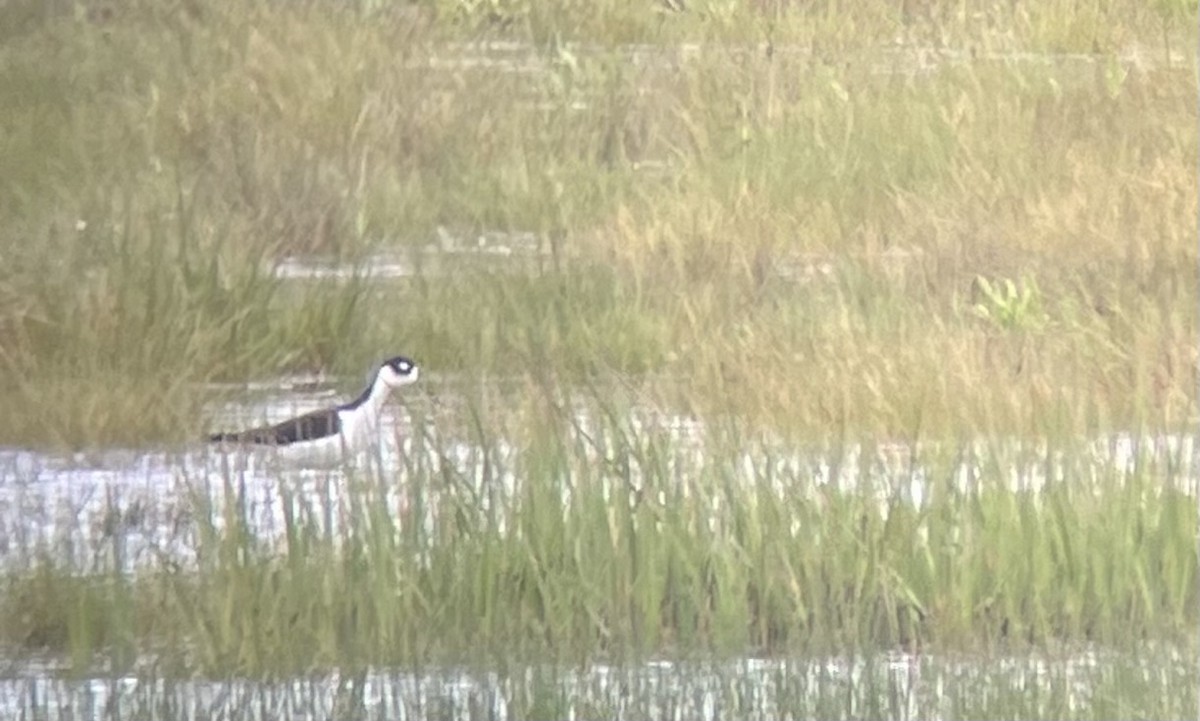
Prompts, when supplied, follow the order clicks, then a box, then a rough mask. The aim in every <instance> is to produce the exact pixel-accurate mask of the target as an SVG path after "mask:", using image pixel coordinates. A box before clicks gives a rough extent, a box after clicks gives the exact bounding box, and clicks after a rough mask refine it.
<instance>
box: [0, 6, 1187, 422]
mask: <svg viewBox="0 0 1200 721" xmlns="http://www.w3.org/2000/svg"><path fill="white" fill-rule="evenodd" d="M675 7H676V6H675V5H671V4H666V3H654V2H644V3H643V2H617V1H615V0H612V1H609V2H602V3H598V4H595V3H578V2H569V1H565V0H564V1H563V2H551V3H532V2H522V1H519V0H512V1H505V0H494V1H490V2H489V1H485V0H480V1H478V2H475V1H471V0H458V1H456V2H449V1H441V2H428V3H385V2H367V1H364V2H362V3H359V4H353V3H351V4H333V3H324V2H305V3H271V2H249V3H245V2H198V1H194V0H193V1H189V2H177V3H166V4H164V3H152V2H141V1H139V0H130V1H129V2H120V3H115V2H114V3H79V4H69V3H61V2H59V3H45V2H33V1H25V0H10V1H9V2H7V3H5V4H4V5H3V7H2V8H0V18H2V20H0V27H3V28H5V30H4V37H3V39H2V44H0V86H2V87H0V96H3V97H4V98H5V99H6V101H5V102H4V103H3V107H2V108H0V144H2V145H0V155H2V156H3V157H4V159H5V162H4V166H5V172H4V173H3V176H2V177H0V214H2V215H3V218H4V222H3V224H2V225H0V338H3V343H2V344H0V365H2V366H3V369H4V373H3V374H0V379H2V380H0V405H2V406H3V407H4V408H6V409H8V412H7V413H4V414H2V415H0V442H2V443H10V444H23V445H71V446H86V445H96V444H108V443H122V444H132V445H145V444H154V443H161V442H166V441H173V440H179V439H184V438H190V437H194V436H195V434H196V433H197V432H198V431H199V429H200V426H201V425H202V424H203V417H202V412H201V408H202V404H203V401H204V399H205V394H206V391H205V389H204V386H203V383H204V382H205V381H209V380H214V379H224V380H241V379H246V378H249V377H254V376H271V375H274V374H277V373H279V372H282V371H285V370H301V369H315V368H322V369H329V370H332V371H333V372H336V373H342V374H352V375H353V376H354V377H355V378H356V379H357V378H358V376H359V375H360V374H361V372H362V371H363V369H364V368H366V367H367V366H369V365H370V363H372V362H374V361H375V360H376V359H377V358H378V357H381V356H382V355H384V354H388V353H392V352H396V351H403V352H405V353H408V354H410V355H412V356H414V357H416V358H417V359H418V360H420V361H421V362H422V363H423V365H424V366H425V367H426V368H427V369H428V370H430V371H432V372H434V373H448V374H466V375H467V376H469V377H482V376H481V374H487V375H488V376H489V377H492V376H494V375H496V374H500V375H509V376H511V375H514V374H515V375H517V376H520V375H523V374H538V375H542V376H552V377H554V378H557V379H561V380H562V381H563V382H565V383H568V384H569V383H571V382H573V381H575V380H579V379H583V378H587V377H589V376H591V375H593V374H595V373H597V372H606V373H615V374H619V375H622V376H624V377H626V378H629V379H632V380H633V382H636V383H638V384H640V385H641V386H642V388H643V390H644V392H645V393H646V395H647V397H648V398H652V399H653V400H654V402H656V403H663V404H668V405H670V406H673V407H676V408H678V409H680V410H682V411H685V412H691V413H697V414H702V415H712V414H721V415H725V414H734V415H736V416H737V417H739V418H741V419H743V420H744V421H745V422H747V423H750V424H754V425H761V426H764V427H769V428H772V429H775V430H777V431H779V432H784V433H796V434H798V435H801V436H803V437H808V438H813V437H815V438H822V437H828V436H830V435H837V434H841V433H845V432H847V431H848V430H849V431H862V432H865V433H870V434H890V435H903V436H905V437H911V436H913V435H915V434H918V433H920V434H931V435H939V436H944V435H956V434H960V433H964V434H970V433H987V432H1004V433H1018V434H1030V433H1032V434H1039V435H1040V434H1047V433H1065V434H1077V433H1081V432H1091V431H1096V430H1100V429H1105V428H1129V427H1139V426H1149V427H1154V428H1170V427H1179V426H1181V425H1183V424H1185V423H1188V422H1189V421H1192V420H1194V418H1195V404H1194V399H1195V396H1196V392H1195V391H1196V385H1195V368H1196V361H1197V357H1196V347H1197V343H1196V333H1195V328H1196V297H1197V293H1196V291H1197V288H1196V272H1195V268H1196V261H1197V257H1196V243H1195V238H1196V173H1195V158H1196V157H1197V142H1196V124H1195V122H1194V119H1195V97H1196V91H1195V84H1194V78H1195V61H1194V58H1193V57H1191V55H1190V54H1187V55H1185V54H1183V53H1182V52H1181V50H1180V49H1182V48H1191V47H1193V46H1194V38H1195V28H1194V23H1193V22H1192V19H1193V18H1194V3H1191V4H1189V3H1172V2H1158V3H1142V2H1114V3H1096V4H1091V5H1088V6H1086V7H1083V6H1080V5H1079V4H1078V3H1063V2H1046V3H1036V4H1033V3H1028V4H1027V3H940V2H924V3H922V2H908V3H901V4H894V5H893V4H889V3H876V2H866V1H860V2H844V3H839V2H825V3H788V2H758V3H754V2H704V3H685V4H683V5H682V6H681V7H678V8H676V9H672V8H675ZM485 232H487V233H525V234H532V236H530V237H533V238H535V239H536V245H537V248H536V251H535V253H534V255H535V256H536V263H533V264H530V266H529V267H525V268H523V269H522V270H521V271H520V272H512V271H511V269H509V268H506V267H501V266H496V267H489V266H488V265H486V264H483V265H481V264H478V263H474V264H467V263H455V262H454V260H453V258H451V259H450V260H449V261H448V262H446V263H444V264H443V270H442V271H440V272H437V273H432V272H429V273H426V272H418V273H416V274H415V275H414V276H413V277H411V278H409V279H407V280H403V281H400V282H389V283H386V284H382V283H370V282H366V281H363V280H347V281H334V280H330V281H322V282H303V283H298V282H295V281H286V280H282V279H279V278H277V277H275V276H274V275H273V273H272V271H271V268H272V264H273V263H275V262H277V261H278V260H279V259H282V258H287V257H294V256H310V255H317V256H321V257H324V258H333V259H341V260H344V261H347V262H354V261H355V260H358V261H362V260H363V259H364V258H369V257H370V256H371V254H373V253H380V252H393V253H401V254H406V253H407V254H409V257H412V258H416V259H417V260H418V261H419V260H420V259H422V258H429V257H431V256H435V255H437V253H436V252H431V251H430V248H431V247H434V248H436V247H438V238H439V235H449V236H451V237H454V238H461V239H467V242H468V243H469V239H471V238H474V237H475V236H477V235H479V234H481V233H485ZM418 265H419V266H420V265H421V264H420V263H418Z"/></svg>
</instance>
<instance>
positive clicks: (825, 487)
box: [0, 377, 1200, 573]
mask: <svg viewBox="0 0 1200 721" xmlns="http://www.w3.org/2000/svg"><path fill="white" fill-rule="evenodd" d="M272 388H273V390H268V389H272ZM256 395H258V398H257V400H253V401H251V402H249V403H244V404H225V405H214V406H213V407H212V408H211V412H210V417H212V418H214V419H215V420H214V421H213V423H214V426H216V427H221V428H224V427H230V428H236V427H241V426H244V425H249V424H253V423H259V422H263V421H267V422H272V421H277V420H282V419H283V418H286V417H288V416H290V415H295V414H297V413H302V412H305V411H308V410H312V409H313V408H317V407H321V406H324V405H328V404H330V403H334V402H336V401H337V399H338V396H337V395H336V394H334V393H333V392H332V391H331V390H330V389H329V388H328V386H327V385H326V383H325V381H324V379H320V378H308V377H302V378H287V379H283V380H281V381H280V382H279V383H277V384H274V386H264V387H260V388H258V392H257V394H256ZM461 402H462V398H461V397H453V398H447V399H446V401H445V402H444V403H443V402H442V401H435V400H433V399H431V398H424V405H431V404H432V405H434V406H454V405H456V404H458V405H461ZM405 404H407V405H403V404H400V403H393V404H391V405H390V406H389V407H388V409H387V411H386V413H385V416H384V418H383V424H382V429H381V436H380V443H379V446H378V449H377V451H376V452H374V453H372V454H371V455H370V456H369V457H361V458H358V459H355V462H354V463H353V464H345V463H343V459H340V458H336V459H326V460H324V461H319V462H316V463H314V462H313V459H310V458H300V459H296V458H292V457H290V455H289V454H288V453H287V452H286V451H282V452H276V451H274V450H271V449H265V450H261V451H252V452H247V453H243V452H240V451H234V452H231V453H227V452H225V451H223V450H220V449H217V448H215V447H207V446H204V445H200V444H197V445H195V446H192V447H189V448H183V449H176V450H172V451H133V450H122V449H113V450H109V451H103V452H96V453H91V454H74V455H54V454H43V453H35V452H33V451H29V450H23V449H0V566H2V567H5V568H10V569H12V568H20V567H22V566H23V565H25V564H27V563H29V562H31V560H32V559H36V558H39V557H42V558H44V557H50V558H54V559H56V560H58V561H60V562H63V563H65V564H68V565H69V566H70V567H71V568H74V569H76V570H77V571H79V572H81V573H89V572H97V571H101V570H112V569H114V568H115V569H120V570H122V571H128V570H130V569H132V568H136V567H138V566H142V565H146V564H149V565H156V564H159V563H162V562H166V561H168V560H169V561H170V562H171V563H174V564H179V565H180V566H182V567H184V568H187V567H191V566H192V565H194V564H195V563H196V562H197V559H196V557H195V554H196V549H197V548H198V547H199V546H200V545H202V544H201V543H200V538H199V534H201V533H202V532H203V531H204V529H206V528H211V529H217V530H219V529H221V528H222V527H223V526H224V524H225V519H226V517H227V515H226V513H225V510H226V508H227V503H229V502H232V503H236V504H237V505H236V508H237V509H238V516H239V517H243V518H245V520H246V522H247V523H248V524H249V525H250V528H249V529H248V530H250V531H251V532H252V534H253V535H254V536H255V538H256V539H258V541H259V542H260V543H262V544H264V550H269V549H271V548H280V547H281V545H280V544H283V543H284V542H285V538H286V530H287V527H288V523H289V519H293V520H300V521H302V522H303V523H304V524H306V526H307V527H310V528H318V529H320V531H321V532H322V533H329V534H330V535H331V536H332V537H334V538H337V537H340V536H341V535H342V534H343V532H344V531H345V530H346V529H347V526H348V524H350V523H353V520H352V519H353V517H354V513H355V507H356V504H357V503H358V502H359V501H360V500H362V499H363V498H367V497H369V498H370V499H372V500H373V501H376V502H378V501H382V502H383V503H384V504H385V506H386V509H387V511H388V513H389V515H390V516H391V517H393V518H395V519H398V521H399V522H401V523H418V524H423V526H424V529H425V531H426V532H427V533H428V532H431V531H432V529H433V527H434V526H435V525H436V524H437V523H438V518H439V513H440V511H439V509H440V507H441V505H442V502H443V501H446V502H449V500H450V497H451V496H455V497H456V498H459V499H461V498H463V497H466V498H470V499H472V500H471V501H470V503H469V504H468V507H473V508H476V509H477V510H478V512H479V513H480V514H481V517H483V515H484V514H487V513H488V511H489V508H490V504H493V503H496V504H500V506H501V507H503V506H504V505H505V504H506V503H507V502H508V501H509V500H511V499H513V498H514V497H516V496H517V495H518V494H519V492H520V489H521V484H522V479H521V476H520V471H519V470H518V469H519V468H520V467H521V458H522V456H521V451H520V449H519V448H518V447H517V446H516V445H515V444H513V443H512V442H510V440H509V439H506V438H504V437H496V438H492V439H489V441H488V446H487V447H482V446H480V445H478V443H477V442H474V441H472V440H471V439H470V438H469V437H468V436H467V435H465V434H464V435H461V436H456V435H454V432H453V431H439V430H438V429H437V428H434V427H433V426H432V424H430V423H428V422H420V423H417V422H415V421H414V417H413V413H411V412H410V409H411V410H412V411H414V412H416V413H417V414H418V415H420V414H422V413H423V410H422V408H421V406H422V399H421V398H419V397H418V398H416V399H414V400H412V401H407V400H406V401H405ZM572 412H573V414H574V418H573V429H572V430H570V431H568V432H569V434H570V435H571V436H572V437H571V438H570V439H568V442H569V443H570V445H571V447H572V448H573V449H574V450H572V451H571V453H574V454H576V455H578V456H579V457H580V459H581V460H582V461H583V462H585V463H588V464H595V463H596V462H599V461H603V462H604V464H605V465H606V466H612V465H613V464H617V465H618V466H620V467H621V468H622V469H623V470H622V471H621V472H620V473H618V474H617V475H616V476H613V475H612V474H611V473H609V474H600V475H599V476H598V477H594V478H593V479H592V480H591V481H589V482H593V483H596V482H598V483H600V484H602V487H603V490H604V492H605V494H606V497H611V498H612V499H614V500H615V501H619V499H622V498H625V497H631V496H630V495H629V494H638V493H641V492H642V484H643V483H644V481H645V478H646V476H645V474H646V473H656V474H659V475H660V476H661V475H662V474H664V473H665V477H666V478H667V479H675V480H677V481H679V482H680V483H681V485H683V486H684V487H686V485H687V484H686V481H687V479H692V478H695V477H697V476H699V475H700V474H701V473H702V472H703V470H704V469H705V468H706V467H709V466H711V465H712V464H713V462H714V458H719V459H720V460H721V463H722V466H723V468H724V469H725V470H724V472H725V473H728V474H731V475H732V476H733V477H734V478H735V479H736V480H738V481H740V482H744V483H745V484H746V487H747V489H752V488H762V487H763V485H762V484H764V483H765V484H767V485H766V487H767V488H769V489H770V490H771V491H772V492H773V493H775V494H776V495H778V496H779V497H780V498H783V497H784V496H786V495H791V496H795V495H796V494H803V495H806V496H809V497H812V498H817V497H818V496H820V495H821V494H827V493H829V492H831V491H833V492H842V493H864V494H868V495H871V496H874V497H875V498H877V499H878V501H879V503H880V506H881V509H883V510H884V512H886V510H887V508H888V507H889V506H890V505H891V504H894V503H897V502H900V503H906V504H911V505H913V506H916V507H920V506H921V505H922V504H923V503H924V502H925V501H926V497H927V490H928V488H929V486H930V483H931V478H946V477H948V476H947V473H949V477H951V478H953V482H954V483H955V485H956V486H957V487H958V488H959V489H960V490H961V491H964V492H970V491H971V490H972V489H975V488H977V487H980V485H981V484H987V483H995V482H1002V483H1005V484H1007V485H1008V486H1009V487H1011V488H1017V489H1026V490H1031V491H1036V490H1037V489H1038V488H1041V487H1042V486H1043V485H1044V484H1046V483H1047V482H1055V481H1059V480H1061V479H1062V478H1063V477H1065V476H1066V475H1067V474H1069V475H1071V477H1073V478H1075V479H1078V478H1080V476H1081V474H1082V476H1083V477H1084V478H1085V479H1086V478H1093V477H1094V478H1095V479H1097V482H1098V483H1099V482H1100V481H1101V480H1103V479H1112V478H1113V477H1117V478H1123V477H1126V476H1130V475H1131V474H1135V473H1142V474H1146V473H1149V474H1150V476H1151V477H1153V478H1158V477H1160V476H1161V477H1162V479H1163V480H1162V482H1163V485H1164V487H1168V486H1174V487H1177V488H1179V489H1181V490H1183V491H1185V492H1187V493H1190V494H1192V495H1196V494H1197V488H1198V487H1200V480H1198V478H1200V476H1198V469H1200V448H1198V446H1197V443H1196V438H1195V437H1194V436H1162V437H1148V438H1139V437H1136V436H1133V435H1129V434H1116V435H1113V436H1110V437H1106V438H1102V439H1097V440H1096V441H1094V442H1092V443H1090V444H1086V446H1085V447H1083V448H1082V450H1079V449H1077V450H1074V451H1072V452H1071V454H1070V455H1069V456H1068V455H1066V454H1065V453H1063V452H1058V451H1051V450H1049V449H1048V448H1047V447H1046V445H1045V444H1044V443H1037V442H1029V441H1011V442H996V441H982V440H981V441H979V442H976V443H973V444H966V445H962V446H959V447H955V448H953V449H944V448H937V447H936V444H924V445H921V446H918V447H915V448H914V447H912V446H909V445H904V444H891V445H889V444H881V445H876V446H871V447H866V446H861V445H848V446H841V447H829V446H825V447H810V448H796V447H795V446H788V445H786V444H783V443H781V442H776V441H769V440H763V439H754V440H747V441H745V442H744V443H742V444H740V445H738V446H737V447H736V448H734V449H732V450H731V449H730V448H729V445H728V442H727V441H721V440H720V439H717V438H716V437H715V436H714V435H713V434H710V433H709V431H708V429H706V428H705V427H704V425H703V424H701V423H700V422H699V421H697V420H695V419H694V418H689V417H683V416H677V415H672V414H669V413H664V412H660V411H656V410H653V409H648V408H636V409H634V410H633V411H632V412H631V413H630V416H629V418H627V419H624V420H623V421H622V422H624V423H625V424H626V428H625V432H626V433H627V434H630V435H631V437H634V438H639V439H646V440H647V442H652V443H654V444H655V451H654V452H655V459H656V460H655V463H656V464H658V465H656V467H655V468H653V469H646V468H642V467H641V465H639V462H638V460H637V459H636V458H632V459H631V457H630V450H629V449H628V448H623V447H621V443H622V442H623V441H621V440H620V439H619V438H616V437H614V434H612V433H611V430H610V431H609V432H607V433H606V431H605V429H604V428H603V423H602V422H601V420H600V419H599V418H597V417H596V416H595V415H594V412H595V411H594V410H588V409H587V408H584V407H578V408H576V409H575V410H574V411H572ZM1147 469H1149V470H1147ZM564 473H565V474H566V475H564V477H563V478H562V483H563V499H564V503H565V502H567V501H568V500H569V498H570V493H571V490H570V489H571V488H573V487H575V486H576V484H577V483H578V482H579V479H576V478H573V477H571V474H572V473H573V471H571V470H569V469H568V470H566V471H564ZM617 476H619V477H617ZM447 478H450V479H452V482H450V483H447V482H446V480H445V479H447ZM657 480H658V482H660V483H661V481H662V479H661V478H659V479H657ZM669 482H670V481H669ZM416 484H421V485H420V493H421V504H420V508H421V511H420V512H421V514H422V515H421V517H420V518H416V517H415V514H414V511H413V509H412V508H411V507H410V499H411V495H412V491H413V488H414V486H415V485H416ZM659 493H662V491H659ZM631 502H632V501H631ZM721 503H722V494H714V496H713V498H712V513H713V514H714V517H713V521H712V522H714V523H715V522H716V518H717V516H718V514H720V513H721V512H722V509H721V508H720V505H721ZM454 508H455V509H456V510H457V512H461V509H462V508H463V503H462V501H461V500H460V501H459V502H457V503H456V504H455V505H454ZM496 518H498V521H497V522H498V528H499V530H500V531H501V532H503V531H504V523H505V521H504V515H503V514H497V516H496Z"/></svg>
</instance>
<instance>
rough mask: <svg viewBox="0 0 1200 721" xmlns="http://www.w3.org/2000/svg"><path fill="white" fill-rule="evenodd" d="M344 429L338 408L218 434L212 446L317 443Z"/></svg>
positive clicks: (211, 437) (212, 437)
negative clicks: (225, 444)
mask: <svg viewBox="0 0 1200 721" xmlns="http://www.w3.org/2000/svg"><path fill="white" fill-rule="evenodd" d="M341 430H342V421H341V419H340V418H338V413H337V409H336V408H329V409H326V410H320V411H313V412H312V413H305V414H304V415H302V416H298V417H296V418H292V419H290V420H286V421H283V422H282V423H276V424H275V425H271V426H261V427H259V428H251V429H249V430H245V431H238V432H235V433H214V434H212V435H210V436H209V437H208V440H209V442H210V443H225V442H229V443H250V444H254V445H263V446H286V445H290V444H292V443H300V442H303V441H315V440H318V439H321V438H328V437H329V436H335V435H337V434H338V433H340V432H341Z"/></svg>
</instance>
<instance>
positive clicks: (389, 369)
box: [208, 356, 419, 458]
mask: <svg viewBox="0 0 1200 721" xmlns="http://www.w3.org/2000/svg"><path fill="white" fill-rule="evenodd" d="M418 375H419V370H418V368H417V364H416V363H413V362H412V361H411V360H410V359H408V358H405V357H403V356H396V357H395V358H389V359H388V360H386V361H384V362H383V363H382V364H380V366H379V369H378V370H376V371H375V378H374V379H373V380H372V381H371V384H370V385H369V386H367V388H366V390H364V391H363V392H362V393H361V394H360V395H359V396H358V397H357V398H355V399H354V400H352V401H350V402H349V403H343V404H341V405H338V406H333V407H331V408H325V409H322V410H318V411H313V412H311V413H305V414H304V415H302V416H297V417H296V418H292V419H290V420H286V421H283V422H281V423H274V424H272V425H267V426H260V427H256V428H250V429H248V430H244V431H234V432H230V433H213V434H211V435H209V436H208V440H209V442H210V443H220V444H232V445H236V446H251V447H278V448H280V449H283V448H284V447H286V448H287V449H288V451H289V454H290V453H291V452H292V451H293V450H294V451H299V452H300V454H299V455H300V456H302V457H304V458H309V457H310V456H311V457H313V458H337V457H344V456H346V455H347V454H357V453H362V452H364V451H367V450H369V449H370V448H371V447H372V445H373V444H375V443H376V442H378V439H379V418H380V415H381V413H382V412H383V404H384V402H385V401H387V399H388V396H389V395H391V392H392V390H394V389H396V388H399V387H400V386H405V385H408V384H410V383H415V382H416V381H417V376H418Z"/></svg>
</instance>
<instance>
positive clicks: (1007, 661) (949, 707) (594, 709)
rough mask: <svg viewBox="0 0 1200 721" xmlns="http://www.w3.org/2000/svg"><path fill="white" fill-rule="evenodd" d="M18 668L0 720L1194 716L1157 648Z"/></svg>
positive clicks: (1176, 661)
mask: <svg viewBox="0 0 1200 721" xmlns="http://www.w3.org/2000/svg"><path fill="white" fill-rule="evenodd" d="M22 669H23V670H22V671H21V672H20V673H19V674H13V675H8V676H7V677H5V678H2V679H0V716H2V717H4V718H38V719H63V720H67V719H83V718H86V719H95V718H102V717H103V718H138V719H279V718H288V719H311V720H312V721H318V720H321V719H344V718H353V719H389V720H403V719H431V720H438V721H440V720H445V721H475V720H476V719H500V720H506V719H521V718H536V719H596V718H608V719H626V718H628V719H663V720H667V719H671V720H676V719H677V720H679V721H685V720H686V721H705V720H715V719H725V718H736V719H763V720H768V719H803V718H822V719H833V718H878V719H948V718H963V717H976V718H983V717H999V716H1006V717H1018V718H1021V717H1026V718H1027V717H1049V718H1068V717H1089V716H1097V715H1099V716H1103V715H1104V713H1105V711H1104V710H1105V709H1106V708H1111V707H1109V706H1106V705H1105V704H1106V698H1108V697H1110V696H1111V695H1112V694H1113V693H1115V692H1117V691H1120V692H1122V693H1124V694H1126V695H1127V696H1126V697H1127V699H1128V701H1129V702H1130V703H1133V704H1139V703H1140V704H1143V706H1142V708H1143V710H1146V711H1150V709H1151V708H1153V709H1155V710H1157V711H1158V712H1159V713H1161V714H1162V715H1164V716H1170V715H1172V714H1173V713H1178V715H1177V716H1174V717H1177V718H1181V717H1184V716H1185V715H1187V716H1189V717H1190V716H1194V714H1195V704H1196V698H1195V689H1194V684H1192V683H1191V681H1190V679H1191V678H1193V677H1194V675H1195V673H1196V672H1197V670H1200V669H1198V668H1197V665H1196V662H1195V658H1194V656H1192V655H1188V654H1186V653H1185V652H1184V651H1183V650H1181V649H1171V648H1158V649H1156V650H1155V651H1154V653H1153V654H1151V655H1148V656H1147V657H1145V658H1142V659H1132V658H1129V657H1127V656H1121V655H1117V654H1114V653H1110V652H1105V651H1102V650H1097V649H1076V650H1074V651H1072V652H1069V653H1061V654H1057V655H1051V654H1043V655H1033V656H1020V657H1011V656H1001V657H991V658H984V657H958V658H955V657H949V656H927V655H918V654H909V653H891V654H882V655H878V656H874V657H834V658H823V659H755V658H745V659H739V660H735V661H731V662H713V661H693V662H678V663H675V662H654V663H644V664H630V665H624V666H610V665H592V666H588V667H585V668H582V669H563V668H554V667H550V666H547V667H542V668H524V669H519V670H515V671H511V672H507V673H506V672H500V671H474V670H470V669H435V670H426V671H423V672H421V673H412V672H405V671H396V670H387V669H376V670H370V671H366V672H363V673H357V674H340V673H332V674H328V675H323V676H317V677H309V678H301V679H288V680H284V681H278V682H260V681H250V680H225V681H206V680H166V679H162V678H154V677H151V676H121V677H116V678H85V679H67V678H62V677H59V676H58V675H57V674H55V673H54V672H53V670H51V669H39V668H37V667H30V666H23V667H22ZM1034 689H1036V692H1034V691H1033V690H1034ZM1106 694H1107V695H1108V696H1106ZM1188 709H1191V713H1190V714H1188V713H1187V711H1188Z"/></svg>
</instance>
